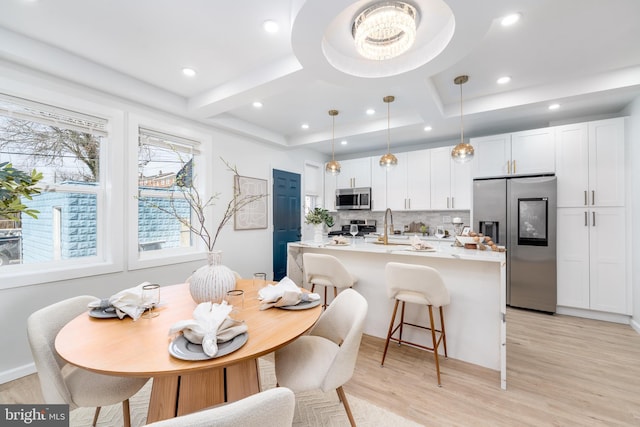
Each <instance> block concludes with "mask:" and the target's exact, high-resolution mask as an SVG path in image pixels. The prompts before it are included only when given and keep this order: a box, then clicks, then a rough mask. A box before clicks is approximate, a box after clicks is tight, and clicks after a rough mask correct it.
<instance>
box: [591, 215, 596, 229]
mask: <svg viewBox="0 0 640 427" xmlns="http://www.w3.org/2000/svg"><path fill="white" fill-rule="evenodd" d="M591 217H592V219H591V222H592V223H593V226H594V227H595V226H596V213H595V212H591Z"/></svg>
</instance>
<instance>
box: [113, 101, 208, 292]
mask: <svg viewBox="0 0 640 427" xmlns="http://www.w3.org/2000/svg"><path fill="white" fill-rule="evenodd" d="M140 128H144V129H151V130H155V131H157V132H158V133H164V134H167V135H171V136H176V137H181V138H184V139H185V140H191V141H198V142H200V146H199V147H197V149H196V150H195V151H197V153H198V155H199V156H200V161H199V162H195V163H194V166H195V169H194V170H195V174H196V175H197V176H198V186H199V187H201V191H202V194H208V193H209V191H207V190H209V187H210V181H211V176H212V174H211V172H210V169H211V168H206V167H201V165H204V164H211V161H210V159H209V157H208V156H207V154H208V152H209V151H208V149H207V148H208V147H210V146H211V145H212V138H211V136H210V135H207V134H205V133H202V132H198V131H196V130H194V129H189V128H187V127H185V125H179V124H170V123H167V122H166V121H160V120H157V119H153V118H150V117H145V116H141V115H137V114H130V115H129V123H128V130H127V134H128V140H129V141H130V144H129V145H128V147H127V156H126V164H125V168H126V169H125V170H127V171H128V173H127V174H126V175H127V177H128V178H127V180H128V191H127V197H126V202H125V204H126V209H127V210H126V212H127V214H126V217H127V218H128V232H127V239H126V245H127V254H128V256H127V268H128V269H129V270H139V269H143V268H151V267H159V266H163V265H168V264H179V263H184V262H190V261H200V260H204V259H206V250H205V249H204V248H203V247H202V245H201V242H200V239H199V238H196V241H195V243H194V246H193V247H191V248H170V249H162V250H157V251H146V252H139V251H138V200H137V199H136V196H137V194H138V162H137V159H138V132H139V129H140ZM185 279H186V277H185Z"/></svg>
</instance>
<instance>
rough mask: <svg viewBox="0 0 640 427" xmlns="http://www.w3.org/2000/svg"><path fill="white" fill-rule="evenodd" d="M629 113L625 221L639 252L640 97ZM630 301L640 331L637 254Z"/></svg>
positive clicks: (634, 250) (633, 246)
mask: <svg viewBox="0 0 640 427" xmlns="http://www.w3.org/2000/svg"><path fill="white" fill-rule="evenodd" d="M625 112H626V113H627V114H628V115H629V120H628V123H627V129H626V131H627V133H626V138H627V146H628V153H629V157H630V162H629V163H631V164H632V167H631V171H630V172H631V173H630V175H629V179H628V181H627V182H628V184H629V185H630V186H631V189H630V195H631V220H630V221H627V223H628V224H631V225H632V226H633V227H632V229H631V235H630V236H629V238H630V239H631V253H632V254H640V166H638V164H639V159H640V97H637V98H636V99H635V100H634V101H633V102H632V103H631V104H630V105H629V106H628V107H627V109H626V111H625ZM631 276H632V282H631V283H632V286H631V292H632V301H633V315H632V318H631V326H633V328H634V329H635V330H636V331H638V333H640V262H638V256H637V255H636V256H635V259H634V260H633V262H632V267H631Z"/></svg>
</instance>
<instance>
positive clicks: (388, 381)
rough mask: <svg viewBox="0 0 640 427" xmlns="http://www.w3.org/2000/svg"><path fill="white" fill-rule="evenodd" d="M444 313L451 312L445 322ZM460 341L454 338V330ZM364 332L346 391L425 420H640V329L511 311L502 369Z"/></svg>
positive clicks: (550, 423) (515, 422) (570, 423)
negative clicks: (502, 383)
mask: <svg viewBox="0 0 640 427" xmlns="http://www.w3.org/2000/svg"><path fill="white" fill-rule="evenodd" d="M445 320H446V319H445ZM449 339H454V337H449ZM383 349H384V340H381V339H378V338H373V337H366V336H365V337H364V339H363V342H362V346H361V348H360V353H359V357H358V363H357V365H356V371H355V374H354V376H353V378H352V379H351V381H349V382H348V383H347V384H346V386H345V387H344V388H345V391H346V392H347V393H350V394H353V395H355V396H358V397H361V398H363V399H366V400H368V401H370V402H371V403H374V404H376V405H378V406H382V407H385V408H387V409H389V410H391V411H394V412H396V413H398V414H401V415H403V416H405V417H406V418H409V419H412V420H413V421H416V422H418V423H421V424H423V425H427V426H474V427H475V426H492V427H496V426H509V427H511V426H536V427H538V426H585V427H586V426H640V335H638V334H637V333H636V332H635V331H634V330H633V329H632V328H631V327H630V326H627V325H620V324H614V323H608V322H600V321H595V320H589V319H581V318H576V317H571V316H561V315H553V316H551V315H548V314H541V313H537V312H531V311H525V310H517V309H509V310H508V313H507V390H506V391H504V390H501V389H500V387H499V373H497V372H494V371H491V370H488V369H484V368H480V367H478V366H474V365H470V364H467V363H464V362H460V361H457V360H453V359H448V360H445V361H442V359H441V362H440V369H441V375H442V385H443V386H442V387H441V388H439V387H438V386H437V381H436V374H435V366H434V362H433V355H432V354H431V353H427V352H424V351H421V350H417V349H414V348H410V347H408V346H401V347H398V346H397V344H395V345H393V344H390V347H389V351H388V353H387V358H386V360H385V364H384V367H380V360H381V358H382V351H383Z"/></svg>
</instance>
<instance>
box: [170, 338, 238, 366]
mask: <svg viewBox="0 0 640 427" xmlns="http://www.w3.org/2000/svg"><path fill="white" fill-rule="evenodd" d="M248 339H249V333H248V332H244V333H242V334H240V335H236V336H235V338H233V339H232V340H229V341H226V342H221V343H218V352H217V353H216V355H215V356H213V357H211V356H208V355H207V354H206V353H205V352H204V350H203V349H202V345H200V344H194V343H192V342H189V340H187V339H186V338H185V337H184V335H180V336H178V337H177V338H176V339H174V340H173V341H171V344H169V353H170V354H171V355H172V356H173V357H175V358H177V359H181V360H209V359H215V358H217V357H222V356H226V355H227V354H229V353H233V352H234V351H236V350H238V349H239V348H240V347H242V346H243V345H245V343H246V342H247V340H248Z"/></svg>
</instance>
